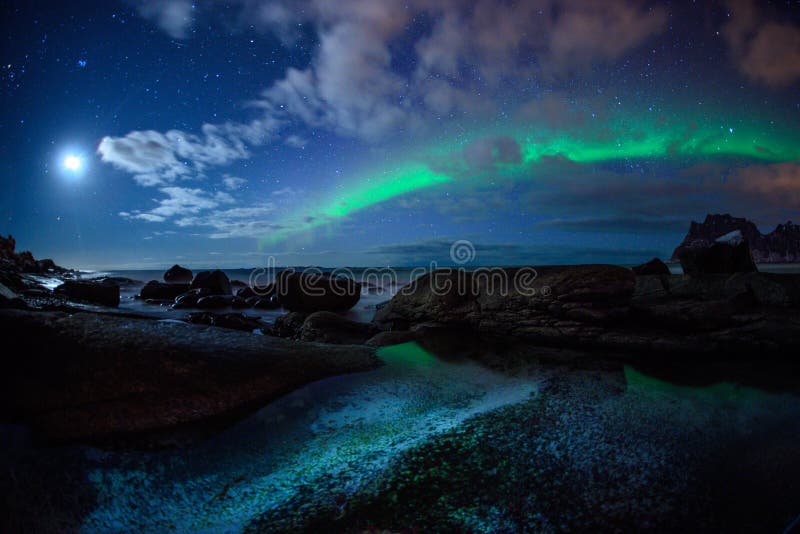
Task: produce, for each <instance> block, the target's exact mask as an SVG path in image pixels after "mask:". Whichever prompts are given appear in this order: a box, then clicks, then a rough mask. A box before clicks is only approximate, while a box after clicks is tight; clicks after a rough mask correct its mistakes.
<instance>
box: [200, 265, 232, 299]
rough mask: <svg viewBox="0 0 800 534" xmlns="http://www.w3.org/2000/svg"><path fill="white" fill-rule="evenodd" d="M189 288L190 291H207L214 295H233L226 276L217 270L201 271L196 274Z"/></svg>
mask: <svg viewBox="0 0 800 534" xmlns="http://www.w3.org/2000/svg"><path fill="white" fill-rule="evenodd" d="M190 287H191V288H192V289H208V290H210V291H211V292H212V293H213V294H215V295H232V294H233V289H232V288H231V282H230V280H228V276H227V275H226V274H225V273H223V272H222V271H220V270H219V269H217V270H216V271H201V272H199V273H197V275H196V276H195V277H194V280H192V283H191V285H190Z"/></svg>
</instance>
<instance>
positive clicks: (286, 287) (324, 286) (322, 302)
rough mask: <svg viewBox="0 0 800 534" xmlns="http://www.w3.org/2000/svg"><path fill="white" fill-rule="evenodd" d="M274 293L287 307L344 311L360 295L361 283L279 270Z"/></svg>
mask: <svg viewBox="0 0 800 534" xmlns="http://www.w3.org/2000/svg"><path fill="white" fill-rule="evenodd" d="M276 286H277V295H278V302H280V304H281V306H283V307H284V308H286V309H287V310H290V311H301V312H315V311H345V310H349V309H350V308H352V307H353V306H355V305H356V303H357V302H358V300H359V299H360V298H361V284H359V283H358V282H356V281H355V280H352V279H350V278H346V277H343V276H330V275H327V274H322V273H318V272H315V273H308V272H295V271H283V272H281V273H280V275H279V276H278V282H277V284H276Z"/></svg>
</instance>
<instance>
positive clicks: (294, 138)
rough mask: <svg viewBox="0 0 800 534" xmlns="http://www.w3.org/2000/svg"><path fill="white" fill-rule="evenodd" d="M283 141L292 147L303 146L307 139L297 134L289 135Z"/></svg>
mask: <svg viewBox="0 0 800 534" xmlns="http://www.w3.org/2000/svg"><path fill="white" fill-rule="evenodd" d="M284 143H285V144H286V145H288V146H290V147H294V148H305V147H306V145H307V144H308V139H305V138H303V137H300V136H299V135H290V136H289V137H287V138H286V140H285V141H284Z"/></svg>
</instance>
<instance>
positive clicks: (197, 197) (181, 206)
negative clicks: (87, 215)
mask: <svg viewBox="0 0 800 534" xmlns="http://www.w3.org/2000/svg"><path fill="white" fill-rule="evenodd" d="M159 191H160V192H161V193H163V194H164V195H166V198H162V199H160V200H156V199H154V200H153V201H154V202H156V203H157V204H158V205H157V206H156V207H155V208H153V209H150V210H148V211H138V210H137V211H132V212H127V211H123V212H120V214H119V215H120V216H122V217H124V218H127V219H139V220H142V221H147V222H164V221H166V220H167V219H169V218H171V217H175V216H179V215H191V214H196V213H200V212H202V211H206V210H210V209H213V208H216V207H217V206H219V205H221V204H230V203H232V202H233V201H234V200H233V197H231V196H230V195H229V194H228V193H223V192H217V193H213V194H212V193H207V192H206V191H203V190H202V189H190V188H186V187H174V186H173V187H162V188H160V189H159Z"/></svg>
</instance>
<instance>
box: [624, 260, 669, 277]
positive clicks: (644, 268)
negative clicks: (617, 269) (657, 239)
mask: <svg viewBox="0 0 800 534" xmlns="http://www.w3.org/2000/svg"><path fill="white" fill-rule="evenodd" d="M631 270H632V271H633V273H634V274H635V275H636V276H644V275H649V274H667V275H668V274H671V273H670V272H669V267H667V264H666V263H664V262H663V261H661V260H660V259H658V258H653V259H652V260H650V261H648V262H647V263H643V264H641V265H637V266H636V267H633V268H632V269H631Z"/></svg>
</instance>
